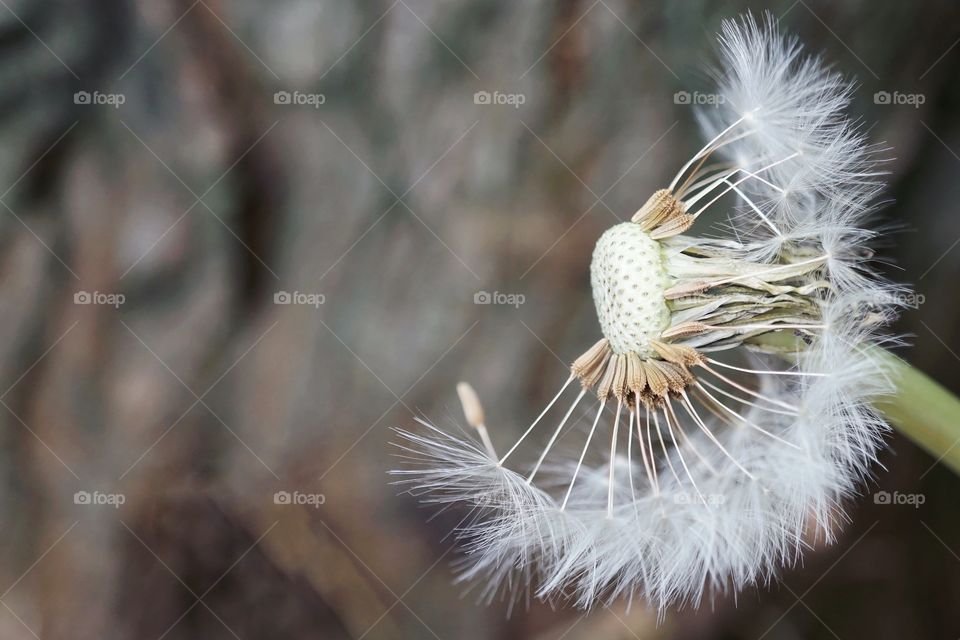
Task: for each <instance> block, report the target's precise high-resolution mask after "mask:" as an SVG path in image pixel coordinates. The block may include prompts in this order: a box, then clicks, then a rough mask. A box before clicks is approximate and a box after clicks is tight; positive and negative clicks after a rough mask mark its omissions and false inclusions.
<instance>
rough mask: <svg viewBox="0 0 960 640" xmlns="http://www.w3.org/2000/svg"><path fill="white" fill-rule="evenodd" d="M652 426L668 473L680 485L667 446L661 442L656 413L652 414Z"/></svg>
mask: <svg viewBox="0 0 960 640" xmlns="http://www.w3.org/2000/svg"><path fill="white" fill-rule="evenodd" d="M664 418H666V414H664ZM653 426H655V427H656V428H657V439H658V440H660V448H661V449H663V457H664V458H666V460H667V466H668V467H670V473H672V474H673V478H674V480H676V481H677V485H681V484H683V483H682V482H681V481H680V476H679V475H677V470H676V469H675V468H674V467H673V462H671V461H670V453H669V452H668V451H667V445H666V444H665V443H664V442H663V433H661V431H660V420H659V419H658V418H657V412H656V411H654V412H653ZM648 428H649V427H648Z"/></svg>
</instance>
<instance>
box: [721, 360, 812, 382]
mask: <svg viewBox="0 0 960 640" xmlns="http://www.w3.org/2000/svg"><path fill="white" fill-rule="evenodd" d="M707 361H708V362H711V363H713V364H715V365H719V366H721V367H724V368H725V369H733V370H734V371H742V372H744V373H755V374H759V375H762V374H766V375H771V376H807V377H811V378H826V377H829V376H830V374H829V373H814V372H807V371H770V370H769V369H744V368H743V367H735V366H733V365H732V364H727V363H726V362H721V361H719V360H714V359H713V358H707Z"/></svg>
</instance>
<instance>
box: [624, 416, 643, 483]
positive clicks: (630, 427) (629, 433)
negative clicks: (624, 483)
mask: <svg viewBox="0 0 960 640" xmlns="http://www.w3.org/2000/svg"><path fill="white" fill-rule="evenodd" d="M641 444H642V443H641ZM627 476H628V479H629V480H630V501H631V502H636V501H637V493H636V490H635V489H634V488H633V409H630V419H629V422H628V423H627Z"/></svg>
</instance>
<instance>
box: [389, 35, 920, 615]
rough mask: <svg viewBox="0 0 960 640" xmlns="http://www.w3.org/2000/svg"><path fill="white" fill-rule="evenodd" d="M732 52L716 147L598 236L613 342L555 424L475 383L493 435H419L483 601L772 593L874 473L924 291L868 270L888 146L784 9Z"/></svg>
mask: <svg viewBox="0 0 960 640" xmlns="http://www.w3.org/2000/svg"><path fill="white" fill-rule="evenodd" d="M719 45H720V61H719V65H718V67H717V70H716V73H715V76H716V81H717V87H716V97H717V100H716V102H717V106H716V107H710V108H708V109H706V110H705V111H704V112H703V113H702V114H701V118H700V125H701V128H702V131H703V134H704V140H703V146H702V148H700V149H699V151H697V153H695V154H694V155H693V156H692V157H690V158H689V160H688V161H687V162H686V163H684V164H683V165H682V166H679V167H677V168H676V169H677V171H676V175H675V176H674V177H673V179H672V180H671V181H670V182H669V184H666V185H664V186H663V188H662V189H660V190H658V191H656V192H654V193H653V194H647V195H648V197H646V198H645V200H644V199H640V200H639V203H640V204H641V206H640V207H639V209H638V211H637V212H636V214H634V215H633V217H632V218H631V219H630V220H629V221H626V222H622V223H620V224H617V225H614V226H613V227H611V228H609V229H608V230H606V232H604V233H603V234H602V235H601V236H600V237H599V239H598V240H597V242H596V245H595V247H594V250H593V256H592V261H591V264H590V284H591V289H592V295H593V301H594V305H595V307H596V316H597V327H598V334H597V336H596V342H595V343H593V344H589V343H588V344H586V345H584V351H583V353H582V355H580V356H579V357H578V358H576V360H575V361H574V362H573V363H572V366H571V367H570V373H569V377H568V378H567V379H566V380H557V382H556V384H557V386H558V387H559V390H558V391H557V392H556V394H555V395H554V396H553V397H552V399H551V400H550V401H549V402H548V403H547V405H546V406H545V407H543V409H542V411H541V412H540V413H539V415H537V416H536V418H535V419H533V420H532V422H531V423H530V424H528V425H516V430H514V429H510V430H509V432H514V433H519V434H520V435H519V438H518V439H516V441H514V442H509V443H507V442H502V440H503V439H504V437H505V435H504V431H507V430H503V431H500V430H497V429H494V428H492V427H491V428H489V429H488V425H487V420H486V417H485V415H484V413H483V411H482V409H481V405H480V401H479V399H478V398H477V395H476V393H475V392H474V391H473V389H472V388H470V387H469V386H468V385H466V384H461V385H460V386H459V387H458V392H459V395H460V398H461V401H462V403H463V406H464V410H465V413H466V417H467V422H468V423H469V424H470V425H472V426H473V427H474V428H475V430H476V435H477V437H476V438H475V439H473V438H464V437H462V435H461V436H457V435H453V434H448V433H446V432H444V431H442V430H440V429H438V428H436V427H433V426H431V425H430V424H428V423H427V422H425V421H423V422H422V426H421V427H420V428H418V429H416V430H413V431H400V432H399V434H400V440H399V441H398V442H397V443H396V444H397V447H398V453H399V456H400V458H401V459H402V461H403V462H404V463H405V464H404V465H402V468H401V469H399V470H397V471H396V472H395V473H396V474H398V475H399V480H400V482H401V483H402V484H404V485H405V487H406V488H407V489H408V490H409V491H411V492H412V493H414V494H415V495H418V496H420V497H421V498H422V499H424V500H427V501H430V502H434V503H438V504H446V503H453V502H456V503H464V504H465V505H466V507H467V508H468V511H469V515H468V516H467V518H466V519H465V521H464V523H463V524H462V525H461V526H460V527H459V528H458V530H457V535H458V536H459V538H460V541H461V547H462V551H463V554H462V560H461V562H462V565H461V567H460V574H459V579H460V580H462V581H464V582H467V583H469V584H471V585H472V586H473V587H475V588H476V589H477V590H478V591H479V593H480V594H481V596H482V598H485V599H488V600H489V599H493V598H496V597H498V596H506V597H508V598H509V597H511V596H516V595H520V594H532V595H534V596H536V597H539V598H541V599H544V600H547V601H550V602H556V603H561V604H565V605H573V606H579V607H584V608H587V607H591V606H593V605H597V604H605V603H607V602H609V601H610V600H612V599H616V598H619V597H627V598H642V599H644V600H646V601H648V602H650V603H651V605H652V606H653V607H655V608H657V609H659V610H660V611H663V610H664V609H665V608H666V607H668V606H671V605H675V606H680V605H683V604H693V605H696V604H698V603H699V602H701V601H702V599H703V598H704V596H705V595H707V594H709V593H712V592H717V591H720V592H722V591H736V590H739V589H741V588H743V587H745V586H747V585H751V584H756V583H764V582H766V581H767V580H769V579H770V578H771V577H772V576H773V575H774V574H775V572H776V571H777V570H778V569H779V568H781V567H784V566H789V565H792V564H795V563H796V562H798V561H799V560H800V559H801V557H802V555H803V553H804V551H805V549H807V548H808V547H810V546H811V545H812V544H814V543H815V542H827V543H829V542H831V541H833V540H834V538H835V536H836V535H837V533H838V532H839V529H840V527H841V525H842V524H843V522H844V515H843V504H844V502H845V500H846V499H848V498H849V497H850V496H852V495H855V494H856V493H857V491H858V490H859V488H860V487H861V486H862V484H863V482H864V480H865V479H866V477H867V476H868V474H869V473H870V470H871V467H872V465H873V464H874V463H875V462H876V456H877V453H878V450H879V448H880V447H881V446H882V436H883V434H884V431H885V430H886V429H887V423H886V421H885V418H884V415H883V414H881V413H880V412H879V409H878V408H877V407H878V406H881V408H882V404H878V402H877V399H878V398H880V399H883V398H887V399H888V400H887V402H891V400H889V399H890V398H896V396H897V394H898V386H897V384H898V382H897V380H898V379H897V376H896V375H895V371H894V369H892V368H891V366H890V362H891V361H892V360H893V358H892V356H889V355H887V354H886V352H885V351H884V350H883V349H882V347H883V346H884V344H885V343H887V342H891V341H892V338H889V337H886V336H888V335H889V334H887V333H885V331H886V329H885V327H886V325H888V324H889V322H890V321H891V320H892V319H893V318H894V317H895V316H896V313H897V311H898V306H900V305H899V301H901V300H903V299H904V297H905V296H904V294H905V293H906V290H905V289H903V288H902V287H900V286H898V285H895V284H892V283H890V282H887V281H885V280H883V279H882V278H881V277H880V276H879V275H878V274H877V273H876V272H875V271H874V269H873V268H872V266H871V258H872V253H871V250H870V244H871V241H872V240H874V238H875V236H876V235H877V234H878V230H877V229H876V227H874V226H872V225H873V222H872V214H873V213H874V208H875V206H876V201H877V197H878V195H879V192H880V191H881V189H882V186H883V185H882V183H881V180H882V174H883V171H882V168H881V166H880V165H881V163H882V161H883V157H884V156H883V149H882V148H879V147H877V146H874V145H871V144H870V143H868V142H867V140H866V139H865V135H864V133H863V132H862V130H861V129H860V127H859V126H858V125H857V124H856V123H855V122H854V121H852V120H850V119H849V117H848V116H847V114H846V111H847V109H848V106H849V102H850V98H851V91H852V88H851V85H850V84H849V83H848V82H847V81H846V80H845V79H844V78H843V77H842V76H841V75H840V74H838V73H837V72H835V71H832V70H830V69H829V68H828V67H827V66H825V65H824V63H823V62H822V61H821V60H819V59H818V58H816V57H811V56H809V55H807V54H805V53H804V52H803V51H802V49H801V47H800V45H799V44H798V43H797V41H796V40H794V39H793V38H790V37H787V36H784V35H782V34H781V33H780V32H779V30H778V27H777V25H776V23H775V22H774V21H773V19H772V18H767V19H766V20H764V21H762V22H760V23H758V22H757V21H755V20H754V19H753V18H751V17H746V18H743V19H741V20H739V21H735V22H734V21H731V22H726V23H724V25H723V28H722V32H721V34H720V36H719ZM725 196H726V197H725ZM731 202H735V204H733V205H731V204H730V203H731ZM720 207H723V209H722V210H721V211H719V213H720V216H717V217H720V218H726V219H728V220H729V224H728V225H727V226H724V227H722V228H717V227H716V226H715V225H708V224H707V223H706V222H705V218H704V214H706V213H708V212H714V211H716V210H717V209H718V208H720ZM587 412H589V413H587ZM584 413H586V415H587V416H588V417H587V420H586V423H587V424H586V428H584V429H582V430H576V429H572V425H573V424H574V423H575V422H577V418H578V417H579V416H581V415H583V414H584ZM501 420H502V418H501V417H498V418H497V420H496V421H498V422H499V421H501ZM561 440H562V441H563V442H561ZM573 440H576V444H575V445H570V442H571V441H573ZM521 444H522V445H524V446H523V447H521ZM562 444H566V445H569V446H561V445H562ZM528 451H530V452H531V453H530V454H529V455H526V452H528Z"/></svg>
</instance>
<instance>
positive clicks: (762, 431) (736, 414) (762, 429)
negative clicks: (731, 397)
mask: <svg viewBox="0 0 960 640" xmlns="http://www.w3.org/2000/svg"><path fill="white" fill-rule="evenodd" d="M695 384H696V386H697V387H698V388H699V389H700V391H701V393H704V394H706V396H707V397H708V398H710V399H711V400H713V402H715V403H716V404H717V406H719V407H720V408H721V409H724V410H726V411H728V412H730V413H731V414H732V415H733V416H734V417H736V418H738V419H739V420H741V421H742V422H744V423H745V424H746V425H747V426H749V427H752V428H753V429H756V430H757V431H759V432H760V433H762V434H764V435H766V436H769V437H771V438H773V439H774V440H777V441H778V442H782V443H783V444H785V445H787V446H788V447H793V448H794V449H796V450H798V451H802V450H803V448H802V447H800V446H798V445H795V444H793V443H792V442H787V441H786V440H784V439H783V438H781V437H780V436H778V435H775V434H773V433H770V432H769V431H767V430H766V429H764V428H763V427H760V426H758V425H755V424H754V423H752V422H750V421H749V420H747V419H746V418H744V417H743V416H742V415H740V414H739V413H737V412H736V411H734V410H733V409H731V408H730V407H728V406H727V405H725V404H723V403H722V402H720V400H718V399H717V398H715V397H714V396H713V394H711V393H710V392H709V391H707V390H706V389H704V388H703V387H702V386H700V383H699V382H697V383H695ZM762 408H763V407H761V409H762Z"/></svg>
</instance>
